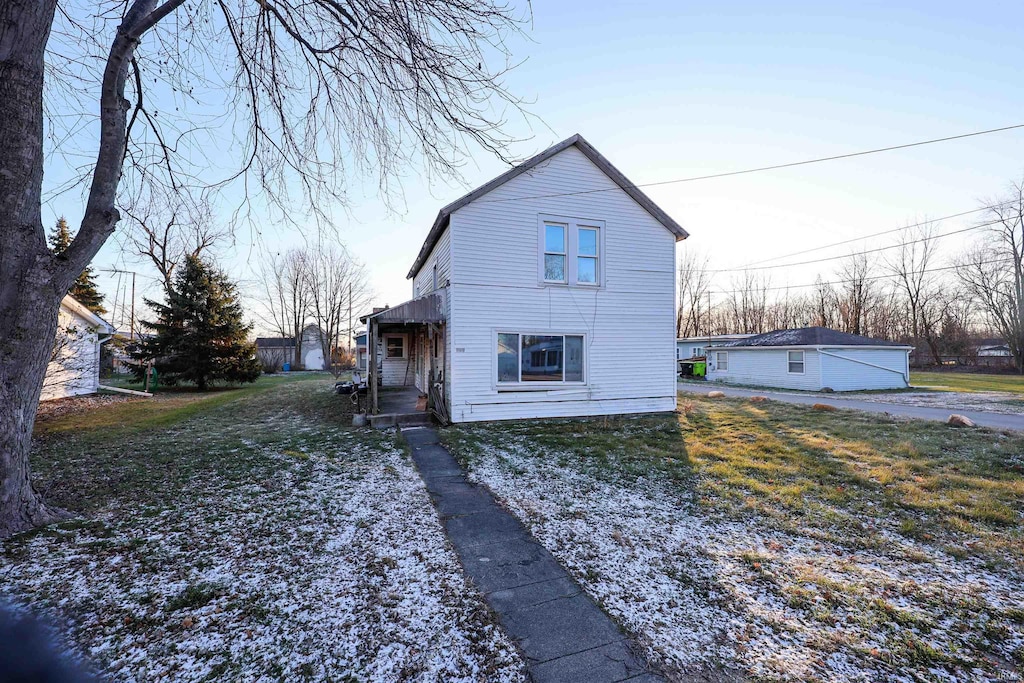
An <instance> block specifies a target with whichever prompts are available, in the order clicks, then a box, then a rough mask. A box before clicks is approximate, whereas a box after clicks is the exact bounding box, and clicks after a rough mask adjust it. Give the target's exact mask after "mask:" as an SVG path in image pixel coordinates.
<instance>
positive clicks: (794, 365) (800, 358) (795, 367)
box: [789, 351, 804, 375]
mask: <svg viewBox="0 0 1024 683" xmlns="http://www.w3.org/2000/svg"><path fill="white" fill-rule="evenodd" d="M789 373H790V374H791V375H802V374H804V352H803V351H790V352H789Z"/></svg>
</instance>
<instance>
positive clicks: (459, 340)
mask: <svg viewBox="0 0 1024 683" xmlns="http://www.w3.org/2000/svg"><path fill="white" fill-rule="evenodd" d="M686 236H687V233H686V231H684V230H683V228H682V227H680V225H679V224H678V223H676V222H675V221H674V220H673V219H672V218H670V217H669V216H668V215H667V214H666V213H665V212H664V211H662V210H661V209H660V208H658V206H656V205H655V204H654V202H652V201H651V200H650V199H649V198H648V197H647V196H646V195H645V194H644V193H643V192H642V191H640V190H639V189H638V188H636V187H635V186H634V185H632V184H631V183H630V182H629V180H627V179H626V177H625V176H624V175H623V174H622V173H621V172H620V171H619V170H618V169H616V168H615V167H614V166H612V164H611V163H610V162H609V161H608V160H607V159H605V158H604V157H603V156H601V154H600V153H599V152H598V151H597V150H596V149H594V147H592V146H591V145H590V144H589V143H588V142H587V141H586V140H584V139H583V138H582V137H580V136H579V135H574V136H573V137H571V138H569V139H567V140H565V141H563V142H560V143H558V144H557V145H555V146H553V147H551V148H549V149H547V150H546V151H544V152H542V153H541V154H539V155H537V156H535V157H533V158H532V159H530V160H528V161H526V162H524V163H522V164H520V165H519V166H517V167H515V168H513V169H512V170H510V171H508V172H506V173H504V174H503V175H501V176H499V177H497V178H495V179H494V180H492V181H490V182H489V183H487V184H485V185H483V186H482V187H480V188H477V189H476V190H474V191H472V192H470V193H469V194H467V195H465V196H464V197H462V198H460V199H458V200H456V201H455V202H452V203H451V204H449V205H448V206H446V207H444V208H443V209H441V211H440V212H439V213H438V216H437V219H436V220H435V221H434V224H433V226H432V227H431V229H430V232H429V233H428V234H427V237H426V240H425V241H424V243H423V246H422V248H421V249H420V252H419V255H418V256H417V257H416V260H415V262H414V263H413V265H412V268H411V270H410V271H409V275H408V277H409V278H410V279H411V280H412V281H413V297H414V298H413V299H412V300H411V301H408V302H406V303H404V304H401V305H399V306H394V307H392V308H388V309H386V310H383V311H380V312H378V313H375V314H373V315H370V316H368V317H367V318H366V320H367V327H368V334H369V338H370V340H371V341H370V343H369V344H368V347H369V351H370V355H371V359H370V374H371V380H376V379H378V376H379V379H380V384H381V390H380V391H387V387H389V386H396V385H397V386H401V385H406V386H408V385H413V384H414V385H415V386H416V387H417V388H418V389H419V390H420V391H421V392H422V393H424V394H428V393H429V405H430V407H431V408H432V409H433V410H434V412H435V413H436V414H437V415H439V416H440V417H441V418H442V419H443V420H450V421H452V422H469V421H475V420H502V419H522V418H535V417H565V416H584V415H607V414H619V413H646V412H658V411H671V410H674V409H675V407H676V385H675V245H676V242H677V241H679V240H682V239H685V238H686ZM376 384H377V382H376V381H373V382H372V385H371V386H372V387H376ZM376 393H378V392H375V391H374V390H373V389H371V394H376ZM371 401H372V402H371V411H376V409H377V408H376V407H377V405H378V400H377V396H376V395H373V396H372V398H371Z"/></svg>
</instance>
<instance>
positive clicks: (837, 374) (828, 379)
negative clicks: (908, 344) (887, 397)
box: [821, 348, 910, 391]
mask: <svg viewBox="0 0 1024 683" xmlns="http://www.w3.org/2000/svg"><path fill="white" fill-rule="evenodd" d="M821 383H822V386H825V387H830V388H832V389H833V390H835V391H857V390H864V389H903V388H906V387H908V386H910V366H909V363H908V359H907V351H906V350H905V349H873V348H865V349H852V348H832V349H830V348H825V349H822V352H821Z"/></svg>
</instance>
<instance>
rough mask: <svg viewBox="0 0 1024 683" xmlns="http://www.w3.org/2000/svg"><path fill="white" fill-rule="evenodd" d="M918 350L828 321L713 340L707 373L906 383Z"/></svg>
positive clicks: (785, 382) (773, 382) (825, 385)
mask: <svg viewBox="0 0 1024 683" xmlns="http://www.w3.org/2000/svg"><path fill="white" fill-rule="evenodd" d="M912 350H913V347H912V346H909V345H907V344H899V343H896V342H891V341H885V340H881V339H871V338H870V337H863V336H861V335H857V334H847V333H845V332H838V331H836V330H831V329H828V328H827V327H804V328H800V329H794V330H776V331H774V332H766V333H765V334H758V335H754V336H752V337H748V338H746V339H738V340H734V341H729V342H723V343H719V344H715V345H712V346H710V347H709V348H708V349H707V356H708V374H707V378H708V380H709V381H713V382H724V383H728V384H746V385H752V386H763V387H778V388H781V389H803V390H806V391H821V390H823V389H831V390H833V391H864V390H872V389H904V388H907V387H909V386H910V352H911V351H912Z"/></svg>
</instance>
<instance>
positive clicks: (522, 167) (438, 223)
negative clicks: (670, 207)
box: [405, 133, 690, 279]
mask: <svg viewBox="0 0 1024 683" xmlns="http://www.w3.org/2000/svg"><path fill="white" fill-rule="evenodd" d="M574 145H575V146H576V148H577V149H579V150H580V151H581V152H583V155H584V156H585V157H587V158H588V159H590V161H591V162H592V163H593V164H594V165H595V166H597V167H598V168H599V169H601V171H602V172H604V174H605V175H606V176H608V177H609V178H610V179H611V180H612V182H614V183H615V184H616V185H618V186H619V188H620V189H622V191H623V192H625V193H626V194H627V195H629V196H630V197H631V198H632V199H633V201H635V202H636V203H637V204H639V205H640V206H641V208H643V209H644V210H645V211H647V213H649V214H650V215H651V216H652V217H653V218H654V219H655V220H656V221H658V222H659V223H661V224H662V225H663V226H664V227H665V228H666V229H667V230H668V231H669V232H671V233H672V234H673V235H675V238H676V242H679V241H681V240H684V239H686V238H687V237H689V236H690V234H689V233H688V232H686V230H684V229H683V227H682V226H681V225H679V223H677V222H676V221H675V220H673V219H672V217H671V216H669V215H668V214H667V213H665V212H664V211H663V210H662V209H661V207H659V206H658V205H657V204H655V203H654V201H652V200H651V198H650V197H648V196H647V195H646V194H644V193H643V191H642V190H641V189H640V188H639V187H637V186H636V185H634V184H633V183H631V182H630V181H629V179H628V178H627V177H626V176H625V175H624V174H623V173H622V171H620V170H619V169H617V168H616V167H615V165H614V164H612V162H610V161H608V159H606V158H605V157H604V156H603V155H602V154H601V153H600V152H598V151H597V149H596V148H595V147H594V146H593V145H591V144H590V143H589V142H587V141H586V140H585V139H584V138H583V136H582V135H580V134H579V133H576V134H575V135H572V136H570V137H568V138H566V139H565V140H562V141H561V142H559V143H557V144H554V145H552V146H551V147H548V148H547V149H546V150H544V151H543V152H541V153H540V154H537V155H535V156H533V157H531V158H529V159H527V160H526V161H524V162H523V163H521V164H519V165H517V166H514V167H513V168H510V169H509V170H507V171H505V172H504V173H502V174H501V175H499V176H498V177H496V178H493V179H491V180H490V181H488V182H486V183H484V184H483V185H481V186H480V187H478V188H476V189H475V190H473V191H472V192H469V193H468V194H465V195H463V196H462V197H459V198H458V199H456V200H455V201H454V202H452V203H451V204H448V205H447V206H445V207H444V208H442V209H441V210H440V211H438V213H437V219H436V220H435V221H434V225H433V226H432V227H431V228H430V232H428V233H427V238H426V239H425V240H424V241H423V246H422V247H420V251H419V254H417V256H416V260H415V261H414V262H413V264H412V268H410V269H409V274H408V275H406V276H405V277H406V279H412V278H414V277H416V274H417V273H419V272H420V269H421V268H423V264H424V263H425V262H426V260H427V257H429V256H430V252H431V251H433V249H434V246H435V245H436V244H437V241H438V239H440V237H441V233H442V232H443V231H444V228H445V227H447V225H448V219H449V217H450V216H451V215H452V214H453V213H455V212H456V211H458V210H459V209H461V208H462V207H464V206H466V205H467V204H469V203H470V202H473V201H476V200H477V199H479V198H480V197H482V196H484V195H485V194H487V193H488V192H490V191H491V190H494V189H495V188H497V187H500V186H501V185H504V184H505V183H507V182H508V181H510V180H512V179H513V178H515V177H516V176H519V175H521V174H523V173H525V172H526V171H529V170H530V169H532V168H534V167H536V166H539V165H540V164H542V163H544V162H545V161H547V160H548V159H550V158H551V157H553V156H555V155H556V154H558V153H560V152H562V151H563V150H566V149H568V148H569V147H572V146H574Z"/></svg>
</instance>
